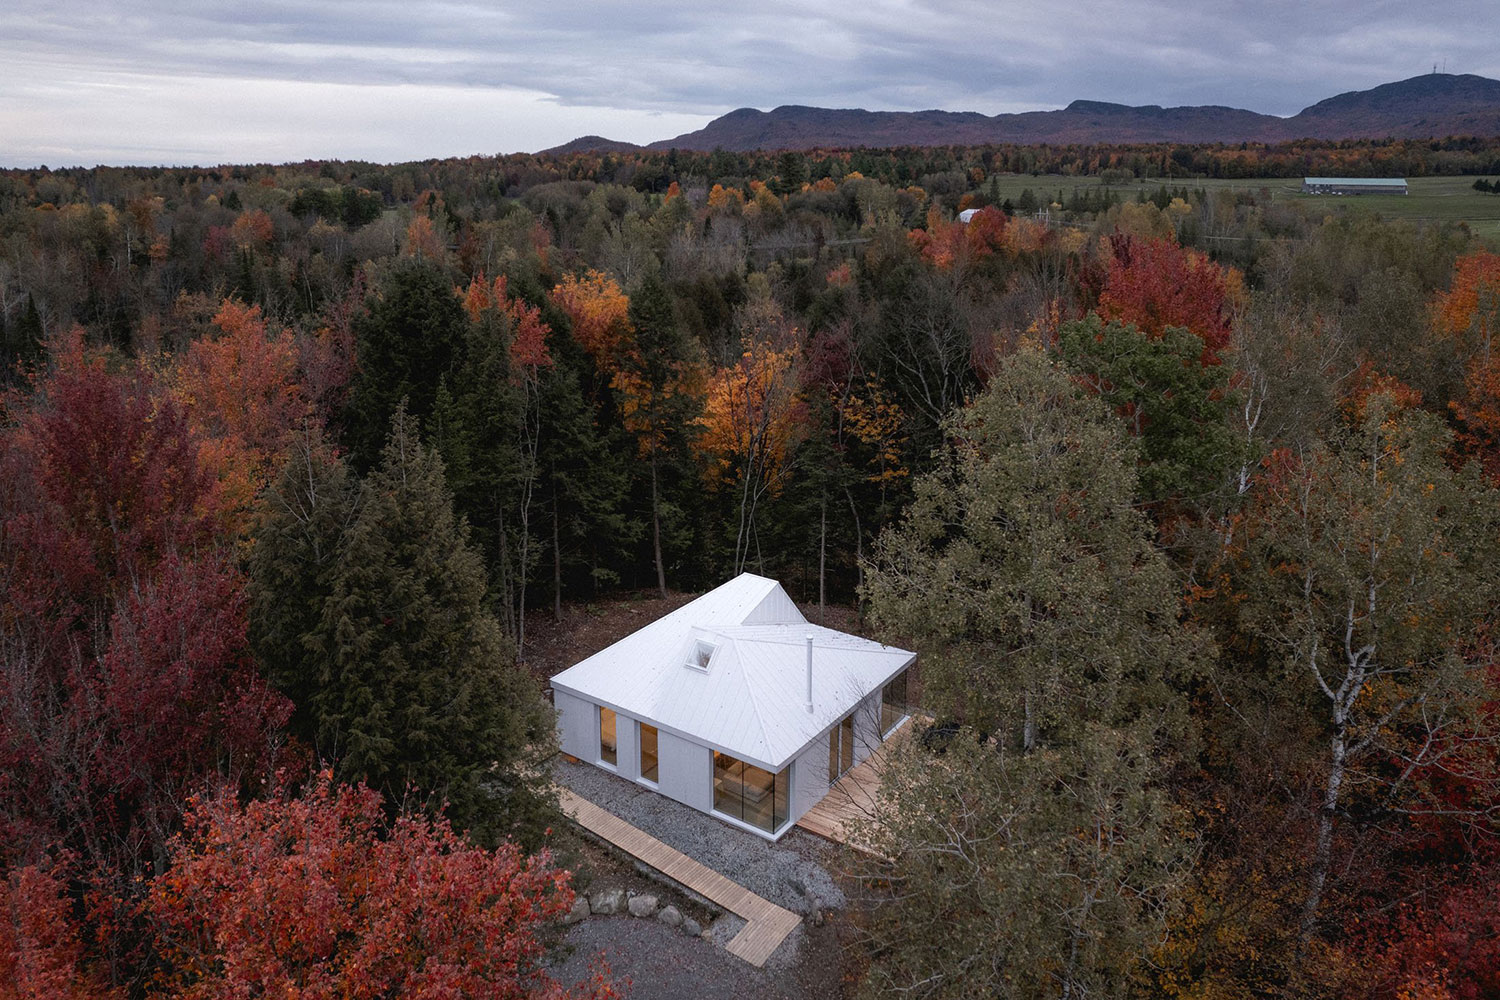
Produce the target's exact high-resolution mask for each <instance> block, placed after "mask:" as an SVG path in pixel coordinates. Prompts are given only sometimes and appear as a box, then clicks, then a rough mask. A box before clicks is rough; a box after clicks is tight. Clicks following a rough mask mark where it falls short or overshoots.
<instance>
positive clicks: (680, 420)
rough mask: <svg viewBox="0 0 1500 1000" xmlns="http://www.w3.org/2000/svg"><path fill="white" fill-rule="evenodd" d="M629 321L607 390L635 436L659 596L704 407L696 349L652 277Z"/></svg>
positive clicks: (634, 301)
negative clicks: (611, 388)
mask: <svg viewBox="0 0 1500 1000" xmlns="http://www.w3.org/2000/svg"><path fill="white" fill-rule="evenodd" d="M629 316H630V326H631V328H632V330H634V332H635V336H634V339H633V341H632V342H631V344H630V347H629V349H628V350H626V351H624V352H623V358H622V360H621V365H620V370H619V372H618V373H617V374H616V375H615V379H614V384H615V387H616V389H617V390H618V391H619V396H620V398H621V411H622V414H623V422H624V424H625V427H626V429H627V430H629V431H630V432H631V433H632V434H634V435H635V436H636V440H637V441H638V443H639V450H640V455H641V458H642V459H643V460H644V461H643V463H642V464H643V465H644V467H645V471H646V474H647V476H648V477H649V479H648V485H649V489H650V510H651V544H652V562H653V563H654V565H655V567H656V585H657V589H658V590H659V591H660V593H661V595H662V596H663V597H665V596H666V593H667V571H666V558H667V553H671V552H672V551H673V550H674V549H678V550H680V549H682V548H685V539H683V537H682V535H683V533H682V531H681V525H682V521H683V520H684V517H683V510H684V507H683V506H682V505H679V504H677V503H674V502H673V501H674V499H676V498H677V497H678V495H679V494H680V493H681V487H682V486H683V485H684V484H685V483H687V482H689V481H692V480H695V479H696V475H695V473H694V471H693V470H692V469H691V468H690V467H689V462H688V454H687V435H688V433H689V431H690V429H691V428H692V426H693V422H694V420H695V419H696V417H697V416H698V413H699V411H700V410H701V409H702V406H703V398H702V394H703V385H702V382H703V374H702V360H701V357H700V355H701V349H700V347H699V345H698V343H697V342H696V341H694V340H693V339H692V338H691V337H689V336H688V335H687V333H686V331H684V330H683V329H682V325H681V324H680V323H678V321H677V316H676V314H675V313H674V312H673V309H672V297H671V295H670V294H669V293H668V292H667V289H666V286H665V285H663V284H662V282H661V279H660V278H659V277H657V276H656V275H655V274H651V275H648V276H647V277H646V280H645V281H644V282H643V283H642V285H641V287H640V288H639V289H638V290H637V291H636V293H635V294H634V295H632V296H631V298H630V313H629Z"/></svg>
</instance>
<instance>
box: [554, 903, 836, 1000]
mask: <svg viewBox="0 0 1500 1000" xmlns="http://www.w3.org/2000/svg"><path fill="white" fill-rule="evenodd" d="M565 941H566V943H567V945H568V946H569V947H570V948H571V949H572V952H571V954H569V955H568V956H567V957H566V958H564V959H563V960H562V961H561V962H559V963H558V965H557V966H556V968H555V969H554V970H553V975H554V976H556V977H557V979H558V981H559V982H562V983H564V984H569V983H575V982H577V981H579V980H581V979H584V978H586V977H587V976H588V975H589V974H590V972H591V971H592V969H591V966H592V965H593V963H594V962H595V961H596V960H597V959H598V958H601V957H602V958H603V960H604V961H605V963H606V964H607V965H608V966H609V975H610V978H611V979H613V980H614V981H615V982H617V983H621V984H626V983H628V985H627V986H626V988H625V989H624V990H623V991H622V992H623V994H624V995H625V996H627V997H629V998H630V1000H694V998H696V1000H802V998H805V997H806V996H807V995H808V993H807V989H808V987H807V986H805V985H803V984H800V983H799V982H798V981H797V976H796V974H795V973H793V972H789V971H785V970H775V969H771V968H767V969H757V968H755V967H754V966H752V965H750V964H749V963H747V962H742V961H740V960H739V959H737V958H735V957H734V956H733V955H730V954H729V953H728V952H726V951H724V950H723V949H721V948H717V947H715V946H714V945H713V943H712V942H709V941H705V940H703V939H702V938H690V937H687V936H685V935H683V934H682V933H681V932H680V931H675V930H673V929H672V928H670V927H668V926H666V925H665V924H663V923H662V922H661V921H659V920H648V919H637V918H635V917H591V918H590V919H588V920H585V921H583V922H582V923H579V924H574V925H573V926H572V927H570V928H569V929H568V933H567V937H566V938H565ZM779 950H780V949H778V951H779Z"/></svg>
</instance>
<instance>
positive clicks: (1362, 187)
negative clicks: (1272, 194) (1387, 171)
mask: <svg viewBox="0 0 1500 1000" xmlns="http://www.w3.org/2000/svg"><path fill="white" fill-rule="evenodd" d="M1302 193H1303V194H1406V193H1407V192H1406V178H1404V177H1304V178H1302Z"/></svg>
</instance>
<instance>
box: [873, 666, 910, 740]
mask: <svg viewBox="0 0 1500 1000" xmlns="http://www.w3.org/2000/svg"><path fill="white" fill-rule="evenodd" d="M906 697H907V695H906V671H905V670H903V671H901V672H900V673H899V674H897V675H896V676H895V677H892V678H891V679H890V681H888V682H887V683H886V685H885V687H883V688H881V689H880V735H881V736H887V735H889V734H890V731H891V730H892V729H895V728H896V727H897V726H898V725H900V723H901V720H902V719H904V718H906V717H907V715H908V714H910V710H909V708H908V706H907V701H906Z"/></svg>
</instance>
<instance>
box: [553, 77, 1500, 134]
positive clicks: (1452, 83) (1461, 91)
mask: <svg viewBox="0 0 1500 1000" xmlns="http://www.w3.org/2000/svg"><path fill="white" fill-rule="evenodd" d="M1447 135H1485V136H1492V135H1500V80H1491V79H1488V78H1487V77H1482V76H1474V75H1472V74H1463V75H1457V74H1447V73H1429V74H1425V75H1423V76H1416V77H1412V78H1411V79H1409V80H1402V81H1399V82H1397V83H1387V84H1382V85H1381V86H1378V87H1374V88H1372V89H1370V90H1361V91H1350V92H1349V93H1345V94H1339V95H1338V96H1336V97H1330V98H1328V99H1327V100H1323V101H1319V102H1318V103H1316V104H1313V105H1311V106H1310V107H1307V108H1305V109H1303V110H1302V111H1301V112H1299V113H1298V114H1296V115H1293V116H1292V117H1290V118H1280V117H1277V116H1275V115H1263V114H1259V113H1257V112H1254V111H1245V110H1243V109H1240V108H1228V107H1223V106H1219V105H1190V106H1186V107H1175V108H1163V107H1160V106H1158V105H1155V104H1148V105H1144V106H1139V107H1134V106H1130V105H1125V104H1111V103H1108V102H1104V101H1074V102H1073V103H1072V104H1069V105H1068V106H1067V107H1066V108H1063V109H1061V110H1059V111H1028V112H1023V113H1020V114H1003V115H984V114H980V113H979V112H974V111H865V110H862V109H858V108H850V109H832V108H811V107H803V106H799V105H786V106H783V107H779V108H776V109H774V110H772V111H758V110H756V109H755V108H740V109H739V110H737V111H731V112H729V113H728V114H726V115H723V116H721V117H719V118H716V119H714V120H713V121H711V122H709V123H708V124H707V125H706V126H704V127H703V128H701V129H699V130H698V131H696V132H688V133H685V134H683V135H679V136H677V137H675V138H672V139H663V140H661V141H658V142H653V143H651V144H650V145H649V146H646V147H644V148H647V149H671V148H676V149H688V150H701V151H707V150H713V149H719V148H722V149H727V150H731V151H736V152H741V151H745V150H751V149H764V150H776V149H817V148H822V149H828V148H838V147H857V146H866V147H877V148H879V147H890V146H946V145H966V146H967V145H983V144H986V143H1024V144H1034V143H1084V142H1104V143H1110V142H1117V143H1127V142H1129V143H1133V142H1183V143H1192V142H1281V141H1287V140H1292V139H1304V138H1306V139H1369V138H1383V137H1393V138H1429V137H1438V136H1447ZM633 148H643V147H636V146H632V145H631V144H630V143H623V142H615V141H612V140H609V139H604V138H602V137H599V136H585V137H583V138H580V139H575V140H573V141H572V142H569V143H566V144H565V145H562V146H556V147H553V148H552V149H549V150H544V151H543V152H547V153H564V152H577V151H581V150H599V151H621V150H626V149H633Z"/></svg>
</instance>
